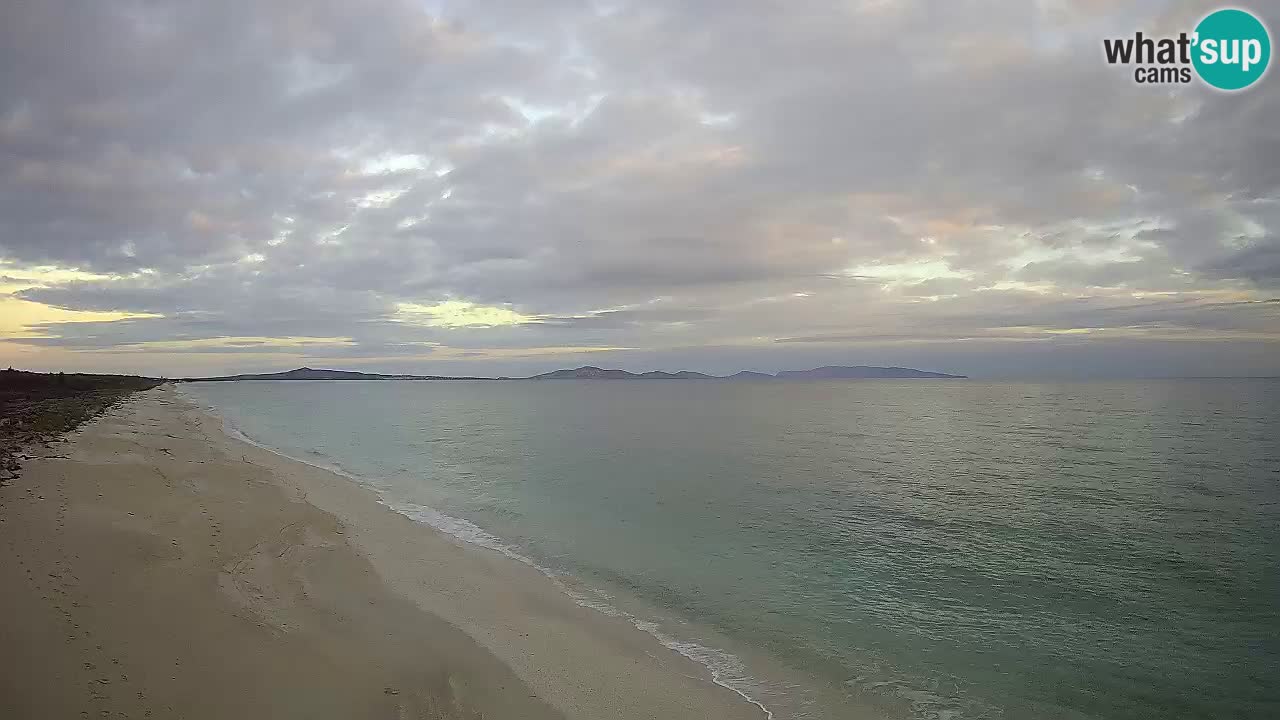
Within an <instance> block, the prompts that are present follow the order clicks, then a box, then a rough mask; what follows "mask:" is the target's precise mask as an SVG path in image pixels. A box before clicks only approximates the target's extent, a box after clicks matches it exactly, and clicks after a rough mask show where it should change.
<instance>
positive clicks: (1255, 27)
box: [1191, 8, 1271, 90]
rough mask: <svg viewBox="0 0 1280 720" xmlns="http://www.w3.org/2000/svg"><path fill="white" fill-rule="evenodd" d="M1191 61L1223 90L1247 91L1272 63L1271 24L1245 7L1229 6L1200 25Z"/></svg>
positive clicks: (1206, 78)
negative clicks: (1268, 29)
mask: <svg viewBox="0 0 1280 720" xmlns="http://www.w3.org/2000/svg"><path fill="white" fill-rule="evenodd" d="M1192 42H1193V43H1194V44H1195V49H1194V50H1193V51H1192V57H1191V62H1192V64H1193V65H1195V68H1196V72H1197V73H1199V74H1200V79H1201V80H1204V81H1205V82H1206V83H1208V84H1210V85H1212V86H1213V87H1216V88H1218V89H1219V90H1243V89H1244V88H1247V87H1249V86H1250V85H1252V84H1254V83H1255V82H1257V81H1258V78H1261V77H1262V75H1263V74H1264V73H1266V71H1267V64H1268V63H1269V62H1271V35H1270V34H1269V33H1267V26H1266V25H1263V24H1262V21H1261V20H1259V19H1258V18H1256V17H1254V16H1253V15H1252V14H1250V13H1248V12H1245V11H1244V10H1237V9H1235V8H1226V9H1223V10H1216V11H1214V12H1211V13H1209V14H1208V15H1206V16H1205V18H1204V19H1203V20H1201V21H1200V24H1199V25H1196V34H1195V39H1194V40H1193V41H1192Z"/></svg>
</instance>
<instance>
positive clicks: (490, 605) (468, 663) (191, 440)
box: [0, 386, 764, 719]
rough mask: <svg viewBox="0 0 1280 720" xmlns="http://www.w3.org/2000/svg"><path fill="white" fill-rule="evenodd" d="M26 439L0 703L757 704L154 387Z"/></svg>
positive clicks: (6, 578) (531, 710)
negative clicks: (38, 440) (83, 420)
mask: <svg viewBox="0 0 1280 720" xmlns="http://www.w3.org/2000/svg"><path fill="white" fill-rule="evenodd" d="M34 452H35V454H36V455H37V456H38V457H35V458H33V459H30V460H28V461H27V462H26V464H25V466H24V468H23V471H22V474H21V476H20V477H19V478H17V479H16V480H14V481H13V482H12V483H11V484H9V485H7V486H5V487H3V488H0V551H3V553H4V557H5V560H4V561H3V562H0V645H2V646H3V647H4V648H5V653H4V657H3V660H2V661H0V717H5V718H76V717H128V718H141V717H158V718H171V717H181V718H227V717H249V718H257V717H272V718H288V717H297V718H303V717H305V718H531V719H536V718H583V719H586V718H655V719H656V718H663V719H666V718H760V717H764V713H763V712H762V711H761V710H760V709H759V708H758V707H755V706H753V705H751V704H749V703H747V702H745V701H744V700H743V699H742V698H741V697H739V696H738V695H736V694H734V693H733V692H732V691H730V690H727V689H725V688H723V687H720V686H718V685H716V684H714V683H713V682H712V681H711V678H710V677H709V675H708V673H707V672H706V670H705V669H704V668H702V667H701V666H699V665H697V664H695V663H693V662H691V661H689V660H686V659H685V658H683V657H680V656H679V655H677V654H675V653H673V652H671V651H670V650H668V649H667V648H664V647H663V646H662V645H661V644H659V643H658V642H657V641H656V640H655V639H654V638H652V637H650V636H649V635H646V634H645V633H642V632H640V631H638V630H636V629H635V628H634V627H632V626H630V625H629V624H628V623H627V622H625V621H623V620H619V619H614V618H609V617H606V616H604V615H602V614H599V613H596V612H594V611H591V610H588V609H584V608H582V607H579V606H577V605H576V604H574V603H573V602H572V601H571V600H570V598H568V597H567V596H566V595H564V593H563V592H561V590H560V589H559V588H557V587H556V586H555V584H554V583H552V582H551V581H550V580H549V579H547V578H546V577H545V576H543V575H542V574H541V573H539V572H538V571H537V570H536V569H534V568H531V567H527V566H524V565H521V564H519V563H517V562H515V561H513V560H511V559H509V558H507V557H504V556H502V555H500V554H499V553H496V552H490V551H486V550H483V549H480V548H475V547H472V546H463V545H462V544H461V543H460V542H458V541H456V540H454V539H453V538H449V537H446V536H443V535H440V534H438V533H436V532H435V531H433V530H431V529H430V528H427V527H425V526H422V525H420V524H417V523H414V522H413V521H411V520H410V519H408V518H406V517H404V516H402V515H399V514H397V513H395V512H393V511H391V510H389V509H388V508H386V507H384V506H382V505H380V504H379V503H378V502H377V499H376V498H375V497H374V496H373V495H372V494H371V493H370V492H368V491H367V490H365V489H363V488H361V487H359V486H357V485H355V484H354V483H352V482H351V481H349V480H348V479H346V478H343V477H341V476H339V475H336V474H334V473H330V472H328V471H325V470H322V469H319V468H315V467H312V466H309V465H306V464H303V463H298V462H294V461H292V460H289V459H287V458H284V457H282V456H279V455H276V454H274V453H271V452H268V451H266V450H263V449H260V448H258V447H255V446H253V445H250V444H248V443H245V442H243V441H241V440H238V439H235V438H232V437H229V436H228V435H227V434H225V433H224V432H223V429H222V423H221V421H220V420H218V419H217V418H215V417H212V416H210V415H208V414H207V413H205V412H204V411H202V410H200V409H198V408H197V407H195V406H194V405H193V404H191V403H190V402H189V401H187V400H186V399H184V398H183V397H182V395H181V394H180V393H179V392H177V391H176V390H175V389H173V388H172V387H171V386H164V387H160V388H157V389H155V390H151V391H147V392H145V393H140V394H138V395H136V396H135V397H134V399H132V400H131V401H129V402H127V403H125V404H124V405H122V406H120V407H117V408H115V409H113V410H111V411H110V412H108V413H107V414H105V415H103V416H102V417H100V418H98V419H96V420H94V421H92V422H90V423H88V424H86V425H84V426H82V427H81V428H80V429H78V430H77V431H75V432H73V433H71V434H70V435H69V436H68V437H67V438H66V441H65V442H60V443H56V444H54V445H53V446H52V447H51V448H49V449H43V450H38V451H34Z"/></svg>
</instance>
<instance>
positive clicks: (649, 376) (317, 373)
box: [178, 365, 964, 382]
mask: <svg viewBox="0 0 1280 720" xmlns="http://www.w3.org/2000/svg"><path fill="white" fill-rule="evenodd" d="M963 377H964V375H948V374H946V373H936V372H925V371H924V370H913V369H911V368H900V367H887V368H886V367H867V366H864V365H858V366H855V367H838V366H834V365H828V366H826V367H820V368H814V369H813V370H783V371H782V372H780V373H778V374H777V375H768V374H766V373H761V372H752V371H750V370H743V371H742V372H738V373H734V374H733V375H729V376H727V377H721V376H717V375H707V374H705V373H700V372H694V371H692V370H680V371H679V372H666V371H665V370H650V371H649V372H644V373H633V372H628V371H626V370H610V369H605V368H598V367H595V366H593V365H584V366H582V367H580V368H573V369H569V370H555V371H552V372H549V373H542V374H541V375H534V376H533V377H529V378H523V379H525V380H805V379H822V380H847V379H857V378H864V379H865V378H963ZM509 379H510V378H506V377H500V378H483V377H470V376H465V377H454V376H449V375H380V374H377V373H362V372H355V371H353V370H317V369H313V368H308V367H301V368H297V369H296V370H286V371H284V372H275V373H250V374H245V375H223V376H221V377H207V378H182V379H180V380H179V381H178V382H234V381H237V380H509Z"/></svg>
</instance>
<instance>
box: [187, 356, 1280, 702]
mask: <svg viewBox="0 0 1280 720" xmlns="http://www.w3.org/2000/svg"><path fill="white" fill-rule="evenodd" d="M182 388H183V391H184V392H185V393H187V394H188V395H189V396H191V397H192V398H194V399H195V400H197V401H198V402H200V403H202V404H204V405H206V406H208V407H211V408H212V409H214V410H215V411H216V412H218V413H219V414H221V416H222V417H223V418H224V420H225V422H226V423H227V425H228V426H229V428H231V429H232V430H233V431H234V432H238V433H240V434H242V435H243V436H245V437H246V438H248V439H249V440H251V441H253V442H255V443H258V444H260V445H263V446H265V447H268V448H270V449H274V450H276V451H278V452H280V453H282V454H285V455H288V456H290V457H294V458H297V459H300V460H303V461H306V462H310V463H312V464H316V465H320V466H324V467H329V468H333V469H336V470H339V471H340V472H342V473H343V474H345V475H346V476H348V477H349V478H350V479H351V481H352V482H357V483H360V484H362V485H365V486H367V487H369V488H370V489H372V490H374V491H375V492H376V493H377V494H378V495H379V497H381V498H382V501H383V502H384V503H385V504H386V505H388V506H389V507H391V508H393V509H395V510H397V511H399V512H401V513H404V514H405V515H407V516H409V517H411V518H413V519H415V520H417V521H419V522H422V523H424V524H425V525H429V526H431V527H433V528H435V529H436V530H439V531H441V532H444V533H448V534H450V535H453V536H454V537H456V538H457V539H458V540H459V541H460V542H466V543H472V544H475V545H479V546H483V547H486V548H489V549H490V550H496V551H498V552H502V553H504V554H507V555H508V556H510V557H511V558H513V559H514V560H516V561H519V562H525V563H528V564H531V565H534V566H536V567H538V568H540V569H542V571H543V572H544V573H546V574H547V575H549V576H550V577H552V578H553V579H556V581H557V582H559V583H560V585H561V587H563V588H564V590H565V592H566V593H567V594H569V595H570V596H571V597H573V599H574V600H575V601H577V602H579V603H580V604H583V605H585V606H587V607H591V608H593V609H595V610H598V611H599V612H603V613H608V614H614V615H617V616H619V617H622V618H626V619H627V620H629V621H630V622H632V623H633V624H634V625H635V626H636V627H637V628H639V629H640V630H642V631H645V632H649V633H651V634H653V635H654V636H655V637H657V638H658V639H659V640H661V641H662V642H663V643H664V644H666V645H667V646H668V647H669V648H671V649H672V650H673V651H675V652H679V653H682V654H684V655H686V656H687V657H690V658H691V659H694V660H695V661H697V662H700V663H702V664H703V665H705V666H707V668H708V669H709V671H710V672H711V673H712V675H713V676H714V677H715V679H716V682H718V683H720V684H722V685H724V686H725V687H727V688H729V689H731V690H733V691H734V692H737V693H739V694H740V695H742V697H743V700H744V702H748V701H749V702H754V703H757V704H759V705H760V706H761V707H763V708H766V709H767V710H768V711H769V713H770V714H771V715H772V717H774V718H778V719H779V720H783V719H790V718H797V719H799V718H848V717H868V718H890V719H894V718H903V719H910V720H978V719H980V718H981V719H988V718H1004V719H1022V718H1027V719H1044V720H1059V719H1061V720H1068V719H1069V720H1092V719H1098V720H1102V719H1104V718H1105V719H1107V720H1116V719H1122V718H1135V719H1136V718H1151V719H1160V720H1176V719H1179V718H1243V719H1247V720H1252V719H1257V720H1263V719H1268V720H1271V719H1274V718H1278V717H1280V439H1278V437H1277V435H1278V433H1280V381H1278V380H1266V379H1257V380H1253V379H1240V380H1235V379H1221V380H1218V379H1210V380H1154V381H1132V382H1105V383H1104V382H980V381H974V380H910V381H896V380H869V381H838V382H831V381H772V382H768V381H766V382H751V381H743V382H736V381H700V380H683V381H589V380H570V381H489V382H485V381H476V382H471V381H345V382H308V381H284V382H280V381H276V382H270V381H267V382H227V383H196V384H188V385H184V386H182Z"/></svg>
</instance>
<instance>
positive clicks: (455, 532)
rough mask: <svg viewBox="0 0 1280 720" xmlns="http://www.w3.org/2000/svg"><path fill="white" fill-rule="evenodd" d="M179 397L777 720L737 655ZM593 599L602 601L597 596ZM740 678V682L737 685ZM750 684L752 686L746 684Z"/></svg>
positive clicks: (237, 434)
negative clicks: (527, 579)
mask: <svg viewBox="0 0 1280 720" xmlns="http://www.w3.org/2000/svg"><path fill="white" fill-rule="evenodd" d="M176 392H177V394H178V395H179V396H181V397H183V399H184V400H186V401H187V402H190V403H192V404H193V405H195V406H196V408H197V409H199V410H200V411H201V412H204V413H206V414H208V415H210V416H211V417H212V419H214V420H215V421H219V422H221V427H222V431H223V433H225V434H226V435H227V436H228V437H229V438H230V439H232V440H234V441H237V442H242V443H245V444H247V445H250V446H252V447H255V448H258V449H259V450H262V451H265V452H268V453H271V454H272V455H276V456H278V457H281V458H283V459H285V460H287V461H290V462H294V463H299V464H301V465H306V466H308V467H312V468H315V469H317V470H320V471H322V472H326V473H331V474H333V475H337V476H339V477H341V478H343V479H345V480H346V481H348V482H351V483H354V484H356V485H357V486H358V487H359V488H360V489H362V490H363V491H365V492H366V493H367V494H368V495H369V496H370V497H371V498H372V499H373V500H374V501H375V502H377V503H378V504H379V505H382V506H383V507H385V508H387V509H388V510H390V511H392V512H394V513H396V514H398V515H402V516H405V517H407V518H409V519H410V520H412V521H414V522H415V523H416V524H418V525H419V526H421V527H422V528H423V529H424V530H426V531H429V532H433V533H437V534H438V535H441V536H447V537H449V538H452V539H453V540H455V541H457V542H460V543H462V544H463V545H464V546H465V547H468V548H473V549H474V550H475V551H476V552H495V553H498V554H500V555H502V556H504V557H506V558H509V559H510V560H511V561H513V562H516V563H519V564H521V565H524V566H528V567H531V568H533V569H535V570H537V571H538V572H539V573H541V574H542V575H543V576H544V577H545V578H546V579H547V580H548V581H549V582H551V583H552V584H554V585H555V587H556V588H557V589H558V590H559V591H560V592H561V593H563V594H564V595H565V596H566V597H567V598H568V599H569V600H571V601H572V602H573V603H574V604H575V605H577V606H579V607H581V608H584V609H587V610H591V611H594V612H596V613H599V614H601V615H604V616H605V617H607V618H617V619H621V620H624V621H625V622H627V623H628V624H630V625H631V626H632V627H633V628H635V629H636V630H638V631H639V632H642V633H644V634H646V635H649V636H651V637H653V638H654V639H655V640H657V641H658V642H659V643H660V644H661V645H662V646H663V647H665V648H666V649H667V650H669V651H671V652H672V653H675V654H676V655H679V656H680V657H682V658H684V659H685V660H688V661H691V662H693V663H695V664H697V665H699V666H701V667H702V668H704V670H705V671H706V673H707V675H708V676H709V679H710V681H711V682H712V683H714V684H716V685H718V686H720V687H722V688H724V689H726V690H728V691H730V692H732V693H734V694H735V695H737V696H738V697H739V698H741V700H742V701H743V702H745V703H747V704H749V705H753V706H755V707H756V708H759V710H760V711H761V712H762V713H763V714H764V717H765V719H766V720H773V718H774V717H775V715H774V712H773V711H772V710H771V709H770V708H769V707H767V706H766V705H765V704H764V703H763V702H762V701H760V700H759V699H757V698H756V697H754V696H753V695H752V694H751V693H752V692H758V691H756V690H755V689H754V688H753V687H751V685H752V684H758V681H756V680H755V678H752V677H750V676H749V675H746V674H745V673H746V671H747V667H746V665H745V664H744V663H743V661H742V660H741V659H740V658H739V657H737V656H736V655H735V654H733V653H731V652H728V651H726V650H723V649H720V648H718V647H709V646H706V645H702V644H700V643H698V642H695V641H687V640H682V639H680V638H676V637H672V636H671V635H668V634H666V633H664V632H663V630H662V628H661V627H660V625H659V623H657V622H655V621H653V620H649V619H645V618H642V617H640V616H637V615H635V614H633V613H632V612H631V611H628V610H626V609H623V608H620V607H617V606H615V605H614V604H611V603H612V601H614V599H615V598H614V597H613V596H612V595H610V594H606V593H603V592H601V591H600V590H598V589H596V588H591V587H587V588H586V589H587V590H588V591H589V593H588V592H582V591H579V590H576V589H574V588H573V587H572V586H571V585H572V584H575V583H576V582H580V581H577V580H576V579H575V578H570V577H568V576H566V575H565V574H563V573H561V572H559V571H556V570H553V569H551V568H548V567H545V566H543V565H541V564H539V563H538V562H537V561H536V560H534V559H533V558H531V557H529V556H527V555H525V554H524V553H523V552H522V551H521V550H520V549H519V548H517V547H514V546H512V545H510V544H509V543H507V542H506V541H504V540H503V539H502V538H499V537H497V536H495V535H493V534H492V533H490V532H488V531H487V530H485V529H484V528H481V527H479V526H478V525H476V524H474V523H472V522H471V521H470V520H466V519H465V518H458V517H454V516H452V515H448V514H446V513H443V512H441V511H439V510H437V509H435V508H432V507H429V506H425V505H418V504H415V503H398V502H396V501H394V500H391V499H389V498H387V497H386V496H385V495H384V494H383V492H382V491H380V490H378V489H377V488H376V487H371V486H370V484H369V483H370V481H371V479H370V478H365V477H361V476H358V475H355V474H353V473H351V472H348V471H346V470H344V469H342V468H341V467H338V466H335V465H326V464H323V463H320V462H316V461H312V460H307V459H305V458H300V457H296V456H294V455H290V454H289V453H288V452H285V451H284V450H281V449H278V448H273V447H270V446H268V445H266V444H264V443H262V442H259V441H257V440H254V439H253V438H251V437H249V436H248V435H246V434H245V433H244V432H243V431H242V430H240V429H239V428H237V427H236V426H235V425H234V423H232V422H231V420H230V419H229V418H227V417H225V416H223V415H221V414H219V413H218V411H217V409H216V408H213V407H211V406H208V405H204V404H202V403H201V402H200V399H199V398H196V397H193V396H192V395H190V394H189V393H185V392H184V391H183V390H182V389H181V388H180V387H179V388H177V389H176ZM375 482H376V481H375ZM591 595H595V596H597V597H591ZM735 679H736V680H737V682H735ZM744 680H746V681H750V682H743V681H744Z"/></svg>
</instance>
